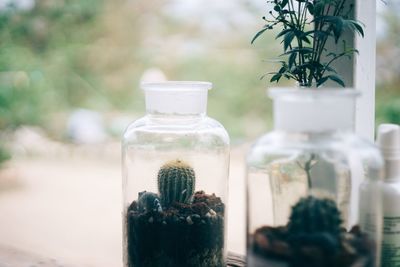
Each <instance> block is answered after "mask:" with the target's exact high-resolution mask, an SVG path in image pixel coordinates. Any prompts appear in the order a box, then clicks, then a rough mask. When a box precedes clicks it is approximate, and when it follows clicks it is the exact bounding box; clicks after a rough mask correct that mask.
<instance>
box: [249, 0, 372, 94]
mask: <svg viewBox="0 0 400 267" xmlns="http://www.w3.org/2000/svg"><path fill="white" fill-rule="evenodd" d="M267 3H268V4H269V5H270V6H271V10H270V11H268V15H267V16H264V17H263V20H264V21H265V22H266V24H265V25H264V27H263V28H262V29H261V30H260V31H259V32H258V33H257V34H256V35H255V36H254V37H253V39H252V41H251V43H254V42H255V41H256V40H257V39H258V38H259V37H260V36H261V35H262V34H263V33H264V32H266V31H268V30H275V29H276V28H279V32H278V34H277V35H276V39H279V40H281V43H282V44H283V53H282V54H281V55H280V56H279V63H280V67H279V69H278V70H277V71H275V72H272V73H268V74H271V75H272V77H271V80H270V81H271V82H279V80H280V79H281V78H282V77H284V78H287V79H293V80H295V81H297V82H298V84H299V85H300V86H304V87H311V86H313V85H316V86H317V87H319V86H321V85H322V84H324V83H325V82H327V81H328V80H331V81H334V82H336V83H338V84H339V85H341V86H343V87H344V86H345V83H344V81H343V79H342V77H341V76H340V74H339V73H338V72H337V70H336V69H335V68H334V67H333V66H332V64H333V63H334V62H335V61H337V60H338V59H339V58H343V57H349V58H351V56H352V55H353V54H354V53H358V51H357V50H356V49H355V48H354V47H351V46H349V45H348V44H347V43H346V42H345V41H344V40H342V38H341V37H343V34H344V33H345V32H346V31H351V32H352V33H356V34H359V35H360V36H362V37H364V29H363V28H364V26H363V24H362V23H361V22H359V21H357V20H354V19H352V18H351V15H352V13H353V11H354V5H353V4H351V3H349V1H346V0H272V1H271V0H270V1H267ZM330 39H332V40H333V41H334V42H335V44H337V45H338V46H342V48H341V49H340V50H339V51H340V52H337V49H335V50H334V51H331V50H329V49H328V48H327V43H328V41H329V40H330Z"/></svg>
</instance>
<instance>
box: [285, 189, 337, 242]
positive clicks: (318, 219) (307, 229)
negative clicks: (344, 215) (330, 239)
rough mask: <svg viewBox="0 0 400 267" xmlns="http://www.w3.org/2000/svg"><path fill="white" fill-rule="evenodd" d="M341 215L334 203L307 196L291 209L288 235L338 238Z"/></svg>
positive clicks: (329, 200)
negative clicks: (330, 235)
mask: <svg viewBox="0 0 400 267" xmlns="http://www.w3.org/2000/svg"><path fill="white" fill-rule="evenodd" d="M341 224H342V219H341V214H340V211H339V209H338V207H337V205H336V203H335V201H333V200H331V199H328V198H318V197H315V196H308V197H305V198H302V199H300V201H299V202H298V203H297V204H296V205H295V206H294V207H293V208H292V214H291V215H290V221H289V224H288V231H289V233H290V234H314V233H329V234H332V235H333V236H339V235H340V232H341Z"/></svg>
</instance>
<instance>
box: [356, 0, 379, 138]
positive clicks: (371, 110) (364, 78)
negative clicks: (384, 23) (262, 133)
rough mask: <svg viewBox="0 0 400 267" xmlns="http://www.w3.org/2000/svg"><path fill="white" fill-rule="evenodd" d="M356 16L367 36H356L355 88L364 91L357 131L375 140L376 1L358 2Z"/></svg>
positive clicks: (359, 103)
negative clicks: (357, 53)
mask: <svg viewBox="0 0 400 267" xmlns="http://www.w3.org/2000/svg"><path fill="white" fill-rule="evenodd" d="M356 7H357V9H356V16H357V19H358V20H359V21H361V22H362V23H364V25H365V36H364V38H361V37H359V36H356V40H355V43H356V48H357V49H358V51H359V52H360V54H359V55H358V56H357V57H356V58H355V70H354V71H355V79H354V87H355V88H357V89H358V90H361V91H362V96H361V98H360V99H359V100H358V103H357V108H356V131H357V134H359V135H360V136H362V137H364V138H367V139H369V140H371V141H372V140H374V129H375V68H376V0H357V5H356Z"/></svg>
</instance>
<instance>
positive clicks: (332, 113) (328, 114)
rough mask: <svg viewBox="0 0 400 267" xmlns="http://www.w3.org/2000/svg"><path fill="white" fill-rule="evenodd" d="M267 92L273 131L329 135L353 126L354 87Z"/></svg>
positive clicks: (347, 130)
mask: <svg viewBox="0 0 400 267" xmlns="http://www.w3.org/2000/svg"><path fill="white" fill-rule="evenodd" d="M269 95H270V97H271V98H272V99H273V100H274V127H275V130H281V131H286V132H294V133H310V134H328V135H329V134H334V133H336V132H353V131H354V129H355V103H356V102H355V101H356V96H357V95H358V92H357V91H355V90H350V89H272V90H270V91H269Z"/></svg>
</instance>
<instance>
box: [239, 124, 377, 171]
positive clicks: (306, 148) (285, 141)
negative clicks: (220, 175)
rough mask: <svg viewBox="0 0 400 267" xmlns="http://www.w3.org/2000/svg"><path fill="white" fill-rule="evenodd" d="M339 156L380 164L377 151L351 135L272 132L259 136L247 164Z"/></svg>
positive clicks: (369, 144) (249, 154)
mask: <svg viewBox="0 0 400 267" xmlns="http://www.w3.org/2000/svg"><path fill="white" fill-rule="evenodd" d="M326 152H329V153H338V154H344V155H350V154H353V155H354V154H356V155H357V156H358V157H360V158H362V159H367V160H371V161H375V162H376V163H377V164H378V165H380V164H381V163H382V157H381V153H380V151H379V149H378V148H377V147H376V146H375V145H374V144H373V143H371V142H369V141H367V140H365V139H363V138H360V137H358V136H357V135H355V134H353V133H335V134H330V135H320V136H318V135H315V136H310V135H307V134H288V133H285V132H279V131H272V132H270V133H268V134H266V135H263V136H261V137H260V138H259V139H258V140H257V141H256V142H255V143H254V145H253V146H252V148H251V149H250V151H249V153H248V155H247V160H248V161H250V162H251V161H258V160H259V159H261V158H263V159H265V157H271V159H275V158H276V157H278V158H279V157H292V156H293V155H299V154H302V153H326Z"/></svg>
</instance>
